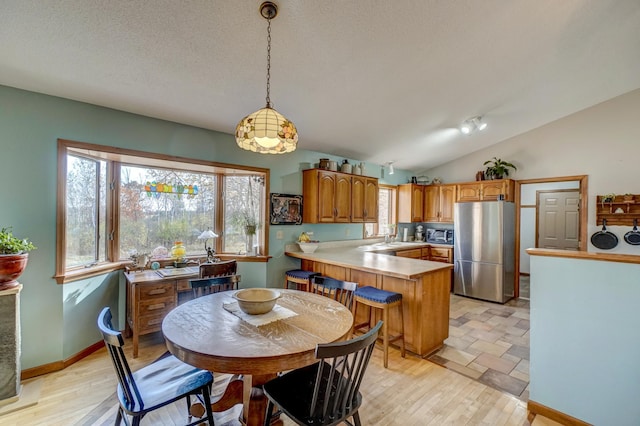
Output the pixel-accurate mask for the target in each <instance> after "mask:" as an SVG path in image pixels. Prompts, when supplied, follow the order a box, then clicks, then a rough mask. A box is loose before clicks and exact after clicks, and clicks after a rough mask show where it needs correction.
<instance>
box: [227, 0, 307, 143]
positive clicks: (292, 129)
mask: <svg viewBox="0 0 640 426" xmlns="http://www.w3.org/2000/svg"><path fill="white" fill-rule="evenodd" d="M260 14H261V15H262V17H263V18H265V19H266V20H267V22H268V25H267V106H266V107H264V108H262V109H260V110H258V111H256V112H254V113H252V114H249V115H247V116H246V117H245V118H243V119H242V120H240V122H239V123H238V126H237V127H236V142H237V143H238V146H239V147H240V148H242V149H246V150H247V151H253V152H259V153H260V154H285V153H287V152H292V151H295V149H296V145H297V144H298V131H297V130H296V126H295V125H294V124H293V123H292V122H291V121H289V120H288V119H287V118H285V117H284V116H283V115H282V114H280V113H279V112H278V111H276V110H275V109H273V108H271V99H270V98H269V90H270V83H269V80H270V79H271V20H272V19H273V18H275V17H276V15H277V14H278V6H277V5H276V4H275V3H273V2H270V1H266V2H264V3H262V4H261V5H260Z"/></svg>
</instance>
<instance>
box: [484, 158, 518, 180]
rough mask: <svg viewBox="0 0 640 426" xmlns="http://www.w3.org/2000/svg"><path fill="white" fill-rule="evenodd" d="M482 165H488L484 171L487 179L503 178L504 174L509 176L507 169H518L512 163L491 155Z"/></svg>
mask: <svg viewBox="0 0 640 426" xmlns="http://www.w3.org/2000/svg"><path fill="white" fill-rule="evenodd" d="M484 165H485V166H487V165H488V166H487V169H486V170H485V172H484V174H485V177H486V178H488V179H503V178H505V177H506V176H509V169H513V170H518V168H517V167H516V166H514V165H513V164H512V163H509V162H507V161H503V160H501V159H500V158H497V157H493V159H492V160H487V161H485V162H484Z"/></svg>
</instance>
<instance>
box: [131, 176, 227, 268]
mask: <svg viewBox="0 0 640 426" xmlns="http://www.w3.org/2000/svg"><path fill="white" fill-rule="evenodd" d="M216 180H217V176H216V175H211V174H202V173H190V172H182V171H175V170H166V169H158V168H149V167H139V166H130V165H122V167H121V170H120V234H119V235H120V257H121V258H124V257H128V256H129V255H131V254H132V253H133V252H138V253H142V252H147V253H153V254H156V255H160V254H162V253H163V252H164V253H168V251H169V250H170V249H171V247H172V246H173V245H174V243H175V242H176V241H181V242H182V243H183V244H184V246H185V247H186V249H187V255H197V254H202V252H203V251H204V243H203V242H202V241H200V240H198V236H199V235H200V234H201V233H202V231H205V230H207V229H212V230H213V229H215V214H216V199H217V194H216ZM189 188H190V189H191V193H190V194H189V190H190V189H189ZM154 250H155V252H154Z"/></svg>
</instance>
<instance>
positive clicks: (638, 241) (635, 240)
mask: <svg viewBox="0 0 640 426" xmlns="http://www.w3.org/2000/svg"><path fill="white" fill-rule="evenodd" d="M624 240H625V241H626V242H627V244H631V245H632V246H640V231H638V219H633V229H632V230H631V231H629V232H627V233H626V234H624Z"/></svg>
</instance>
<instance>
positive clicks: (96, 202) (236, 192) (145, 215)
mask: <svg viewBox="0 0 640 426" xmlns="http://www.w3.org/2000/svg"><path fill="white" fill-rule="evenodd" d="M59 144H60V145H59V146H60V147H62V148H61V150H62V151H61V152H64V153H65V154H66V155H62V156H61V157H60V158H61V161H63V162H66V171H67V174H66V179H65V180H64V181H63V182H59V186H60V190H62V191H63V193H64V194H65V198H64V199H63V200H58V208H59V210H60V211H64V212H65V220H64V227H61V226H59V227H58V230H57V233H58V238H62V239H63V241H64V252H58V254H57V257H56V276H64V275H65V271H66V270H67V269H74V270H77V269H81V268H82V267H85V268H88V269H87V271H88V272H89V271H90V268H91V267H92V265H98V264H102V263H106V262H117V261H120V260H125V259H128V258H129V257H130V256H131V255H132V254H133V253H134V252H137V253H139V254H141V253H149V254H151V256H152V258H158V259H161V258H162V257H163V256H167V257H168V256H169V252H170V250H171V247H172V246H173V245H174V244H175V242H176V241H180V242H182V243H183V244H184V246H185V247H186V251H187V253H186V255H187V256H205V255H206V252H205V241H203V240H199V239H198V237H199V236H200V234H202V232H204V231H206V230H208V229H210V230H212V231H213V232H215V233H216V234H217V235H218V238H215V239H214V240H215V241H212V240H209V241H207V244H208V245H209V246H213V248H214V249H215V251H216V252H217V253H218V254H247V253H249V254H254V253H255V252H260V251H261V250H260V248H261V247H264V244H265V237H264V227H262V226H261V224H263V223H264V215H265V208H266V201H267V199H266V191H265V179H266V177H267V176H268V170H266V169H246V168H243V169H238V168H234V167H233V166H231V165H225V164H218V163H211V164H206V163H202V162H197V163H191V162H189V160H188V159H181V161H178V162H176V161H174V160H168V159H165V158H162V157H160V156H157V155H155V156H154V155H153V154H149V157H143V156H141V155H140V152H135V153H133V152H132V153H128V152H127V150H123V149H118V150H117V152H116V151H115V150H113V149H112V148H109V147H100V146H98V145H89V144H83V143H77V142H72V141H62V140H61V141H59ZM101 148H104V151H102V150H101ZM159 157H160V158H159ZM64 166H65V164H62V165H61V167H64ZM116 194H118V195H117V197H116ZM248 235H251V237H250V238H247V236H248ZM248 241H251V243H250V244H249V243H248ZM116 242H118V245H117V246H116ZM262 254H266V253H262ZM74 273H75V272H74Z"/></svg>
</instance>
